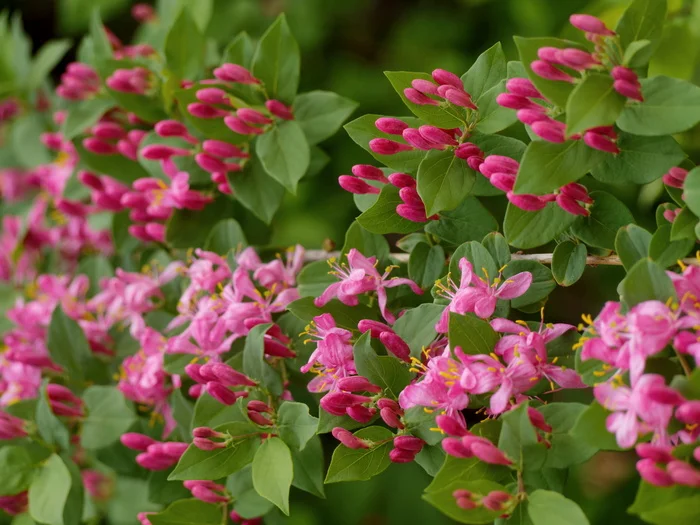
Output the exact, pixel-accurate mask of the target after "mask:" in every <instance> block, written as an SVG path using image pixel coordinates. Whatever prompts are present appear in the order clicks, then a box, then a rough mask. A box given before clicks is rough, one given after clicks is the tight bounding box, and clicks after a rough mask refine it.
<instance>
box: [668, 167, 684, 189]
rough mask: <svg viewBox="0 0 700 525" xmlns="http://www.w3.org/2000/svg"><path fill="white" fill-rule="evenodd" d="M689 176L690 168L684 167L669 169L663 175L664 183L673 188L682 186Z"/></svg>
mask: <svg viewBox="0 0 700 525" xmlns="http://www.w3.org/2000/svg"><path fill="white" fill-rule="evenodd" d="M687 176H688V170H685V169H683V168H679V167H675V168H671V169H670V170H668V173H666V174H665V175H664V176H663V181H664V184H666V185H667V186H671V187H673V188H682V187H683V183H684V182H685V178H686V177H687Z"/></svg>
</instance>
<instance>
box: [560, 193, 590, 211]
mask: <svg viewBox="0 0 700 525" xmlns="http://www.w3.org/2000/svg"><path fill="white" fill-rule="evenodd" d="M556 203H557V204H558V205H559V207H560V208H561V209H562V210H564V211H566V212H568V213H570V214H572V215H583V216H584V217H587V216H588V215H590V212H589V211H588V210H587V209H586V208H584V207H583V206H581V205H580V204H579V203H578V202H577V201H575V200H574V199H572V198H571V197H567V196H566V195H564V194H563V193H559V194H558V195H557V197H556Z"/></svg>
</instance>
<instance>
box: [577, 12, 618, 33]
mask: <svg viewBox="0 0 700 525" xmlns="http://www.w3.org/2000/svg"><path fill="white" fill-rule="evenodd" d="M569 22H570V23H571V25H572V26H574V27H575V28H576V29H580V30H581V31H585V32H586V33H594V34H596V35H603V36H612V35H614V34H615V32H614V31H610V29H608V28H607V27H606V26H605V23H604V22H603V21H602V20H601V19H600V18H596V17H595V16H592V15H571V16H570V17H569Z"/></svg>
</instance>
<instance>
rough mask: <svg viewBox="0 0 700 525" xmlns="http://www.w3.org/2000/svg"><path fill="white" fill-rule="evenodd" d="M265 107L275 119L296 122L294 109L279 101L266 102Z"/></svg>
mask: <svg viewBox="0 0 700 525" xmlns="http://www.w3.org/2000/svg"><path fill="white" fill-rule="evenodd" d="M265 107H266V108H267V110H268V111H269V112H270V113H272V114H273V115H274V116H275V117H277V118H281V119H283V120H294V114H293V113H292V109H291V108H290V107H289V106H287V105H286V104H284V103H282V102H280V101H279V100H268V101H266V102H265Z"/></svg>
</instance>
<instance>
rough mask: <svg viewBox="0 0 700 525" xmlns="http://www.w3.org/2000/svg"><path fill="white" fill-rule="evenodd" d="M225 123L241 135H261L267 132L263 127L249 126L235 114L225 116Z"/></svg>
mask: <svg viewBox="0 0 700 525" xmlns="http://www.w3.org/2000/svg"><path fill="white" fill-rule="evenodd" d="M224 124H226V127H227V128H228V129H230V130H231V131H233V132H234V133H238V134H239V135H260V134H262V133H264V132H265V130H263V129H262V128H256V127H253V126H249V125H248V124H246V123H245V122H243V121H242V120H241V119H239V118H238V117H234V116H233V115H229V116H227V117H224Z"/></svg>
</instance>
